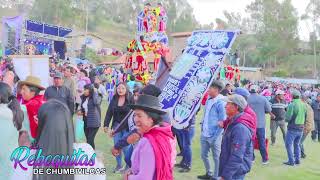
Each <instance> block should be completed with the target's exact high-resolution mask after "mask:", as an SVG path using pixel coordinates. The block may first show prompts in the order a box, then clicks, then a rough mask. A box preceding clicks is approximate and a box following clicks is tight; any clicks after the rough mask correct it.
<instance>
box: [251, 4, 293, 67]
mask: <svg viewBox="0 0 320 180" xmlns="http://www.w3.org/2000/svg"><path fill="white" fill-rule="evenodd" d="M246 11H247V12H248V13H250V17H251V20H250V21H249V22H250V23H254V26H252V27H254V29H255V30H254V29H252V30H253V32H254V33H255V34H256V36H257V40H258V43H257V50H258V52H259V56H258V57H257V58H258V59H256V62H260V63H266V61H268V60H271V59H275V60H276V59H277V58H279V57H280V58H281V57H285V56H288V55H289V54H291V53H292V52H293V50H294V49H295V48H296V46H297V40H298V33H297V24H298V17H297V12H296V10H295V8H294V7H293V6H292V4H291V0H284V1H283V2H282V3H280V2H278V1H277V0H255V1H254V2H252V3H251V4H250V5H248V6H247V8H246Z"/></svg>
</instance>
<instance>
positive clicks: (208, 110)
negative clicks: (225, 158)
mask: <svg viewBox="0 0 320 180" xmlns="http://www.w3.org/2000/svg"><path fill="white" fill-rule="evenodd" d="M223 88H224V84H223V83H222V82H221V81H218V80H215V81H213V83H212V84H211V86H210V88H209V91H208V93H209V99H208V100H207V102H206V105H205V110H204V117H203V119H202V123H201V138H200V143H201V158H202V161H203V163H204V166H205V168H206V174H205V175H202V176H198V178H199V179H212V178H214V179H217V178H218V172H219V157H220V152H221V141H222V133H223V128H221V127H220V126H219V121H224V120H226V118H227V116H226V110H225V105H226V102H225V101H223V99H224V96H222V95H221V94H220V92H221V90H222V89H223ZM209 151H211V152H212V154H213V161H214V172H213V171H212V169H211V166H210V162H209V157H208V155H209Z"/></svg>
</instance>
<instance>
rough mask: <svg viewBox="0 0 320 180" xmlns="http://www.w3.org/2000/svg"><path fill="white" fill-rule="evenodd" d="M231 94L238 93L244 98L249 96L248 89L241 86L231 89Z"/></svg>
mask: <svg viewBox="0 0 320 180" xmlns="http://www.w3.org/2000/svg"><path fill="white" fill-rule="evenodd" d="M233 94H238V95H240V96H243V97H245V98H247V97H249V96H250V93H249V91H248V90H247V89H246V88H241V87H238V88H236V89H235V90H234V91H233Z"/></svg>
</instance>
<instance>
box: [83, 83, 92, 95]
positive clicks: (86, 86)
mask: <svg viewBox="0 0 320 180" xmlns="http://www.w3.org/2000/svg"><path fill="white" fill-rule="evenodd" d="M83 88H84V89H88V90H89V96H88V97H91V96H93V93H94V85H93V84H86V85H85V86H84V87H83Z"/></svg>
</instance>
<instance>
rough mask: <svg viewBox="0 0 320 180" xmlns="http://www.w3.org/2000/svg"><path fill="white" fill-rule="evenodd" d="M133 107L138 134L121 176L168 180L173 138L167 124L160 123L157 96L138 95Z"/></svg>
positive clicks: (170, 173) (135, 179)
mask: <svg viewBox="0 0 320 180" xmlns="http://www.w3.org/2000/svg"><path fill="white" fill-rule="evenodd" d="M131 108H132V109H134V113H135V117H134V121H135V123H136V127H137V130H138V132H139V134H140V135H141V136H142V138H141V139H140V141H139V143H138V144H137V145H136V147H135V149H134V151H133V153H132V157H131V161H132V166H131V169H130V170H129V171H128V172H127V173H126V174H125V175H124V179H125V180H163V179H165V180H172V179H173V166H174V163H175V155H176V152H175V139H174V136H173V133H172V131H171V126H170V125H168V124H166V123H162V119H161V115H162V114H164V113H165V112H164V111H162V110H161V106H160V103H159V99H158V98H157V97H155V96H149V95H140V96H139V98H138V100H137V102H136V104H135V105H131Z"/></svg>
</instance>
